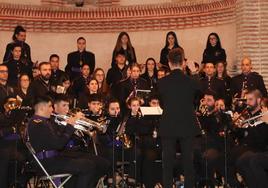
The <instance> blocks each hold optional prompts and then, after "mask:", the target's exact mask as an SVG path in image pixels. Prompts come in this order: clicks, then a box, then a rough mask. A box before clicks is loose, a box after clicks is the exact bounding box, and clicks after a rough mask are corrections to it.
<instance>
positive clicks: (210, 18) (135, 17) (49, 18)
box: [0, 0, 236, 33]
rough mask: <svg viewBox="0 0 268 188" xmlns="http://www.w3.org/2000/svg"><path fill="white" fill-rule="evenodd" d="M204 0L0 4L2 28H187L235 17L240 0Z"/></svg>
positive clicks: (60, 30) (140, 29) (223, 22)
mask: <svg viewBox="0 0 268 188" xmlns="http://www.w3.org/2000/svg"><path fill="white" fill-rule="evenodd" d="M202 2H203V3H201V1H198V0H197V1H183V2H179V3H168V4H158V5H151V4H150V5H135V6H109V7H98V8H97V7H83V8H74V7H68V6H67V7H65V6H63V7H60V6H59V7H48V6H45V7H43V6H31V5H14V4H0V30H6V31H10V30H13V28H14V27H15V26H16V25H17V24H21V25H23V26H25V27H26V28H27V30H29V31H35V32H39V31H40V32H68V33H70V32H85V33H86V32H118V31H122V30H127V31H144V30H166V29H185V28H193V27H205V26H213V25H220V24H226V23H231V22H234V21H235V11H234V10H235V5H236V0H208V1H202ZM204 2H205V3H204Z"/></svg>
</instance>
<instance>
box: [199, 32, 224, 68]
mask: <svg viewBox="0 0 268 188" xmlns="http://www.w3.org/2000/svg"><path fill="white" fill-rule="evenodd" d="M219 61H223V62H226V54H225V50H224V49H223V48H222V47H221V41H220V37H219V35H218V34H217V33H210V34H209V36H208V39H207V46H206V49H205V50H204V52H203V60H202V63H203V64H204V63H207V62H211V63H213V64H214V65H215V64H216V63H217V62H219Z"/></svg>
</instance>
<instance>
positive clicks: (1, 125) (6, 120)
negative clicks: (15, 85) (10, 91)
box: [0, 97, 27, 188]
mask: <svg viewBox="0 0 268 188" xmlns="http://www.w3.org/2000/svg"><path fill="white" fill-rule="evenodd" d="M14 100H15V101H14ZM10 101H14V102H10ZM4 103H5V105H4V107H3V108H4V110H5V111H4V113H2V112H0V156H1V157H0V177H1V178H0V185H1V187H3V188H8V187H9V184H10V183H14V182H15V180H16V179H17V180H18V176H20V175H22V174H20V172H21V171H20V170H21V166H22V165H21V164H22V163H24V161H25V159H26V153H27V152H26V151H27V150H26V148H25V146H24V144H23V142H22V139H21V134H20V130H22V129H21V128H23V127H22V124H21V123H22V121H23V119H24V118H23V117H24V116H25V115H24V114H21V113H19V112H16V113H15V111H14V110H15V109H13V108H15V107H18V106H16V105H15V104H16V99H15V98H12V97H7V98H6V99H5V102H4ZM12 107H13V108H12ZM11 161H16V163H17V165H16V166H15V167H14V168H11V166H10V162H11ZM10 172H11V173H10ZM17 172H19V173H17ZM8 174H13V175H12V176H9V177H8ZM25 178H26V177H25ZM10 181H11V182H10ZM26 181H27V180H26V179H24V182H23V181H21V182H20V184H21V186H23V187H26V185H25V184H26Z"/></svg>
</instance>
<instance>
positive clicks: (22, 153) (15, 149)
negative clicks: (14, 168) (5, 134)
mask: <svg viewBox="0 0 268 188" xmlns="http://www.w3.org/2000/svg"><path fill="white" fill-rule="evenodd" d="M25 158H26V150H25V148H24V147H23V145H22V143H21V142H20V141H4V140H1V142H0V187H1V188H7V187H9V186H8V183H9V182H8V179H9V178H10V177H8V174H9V170H10V169H9V163H10V161H17V162H22V163H23V162H24V161H25ZM11 174H12V176H13V177H11V179H12V180H14V179H16V177H17V175H18V174H17V173H16V172H12V173H11Z"/></svg>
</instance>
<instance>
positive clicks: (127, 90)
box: [116, 64, 150, 114]
mask: <svg viewBox="0 0 268 188" xmlns="http://www.w3.org/2000/svg"><path fill="white" fill-rule="evenodd" d="M130 72H131V73H130V77H129V78H127V79H125V80H122V81H121V82H119V83H118V94H117V95H116V97H117V98H118V99H119V100H120V104H121V107H122V109H121V111H122V112H123V113H124V114H125V113H126V111H127V105H126V102H127V100H128V99H129V98H130V97H132V96H136V95H137V90H150V87H149V85H148V83H147V82H146V80H145V79H143V78H141V77H140V73H141V70H140V67H139V65H138V64H132V65H131V67H130ZM143 100H145V99H143ZM144 102H145V101H144Z"/></svg>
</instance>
